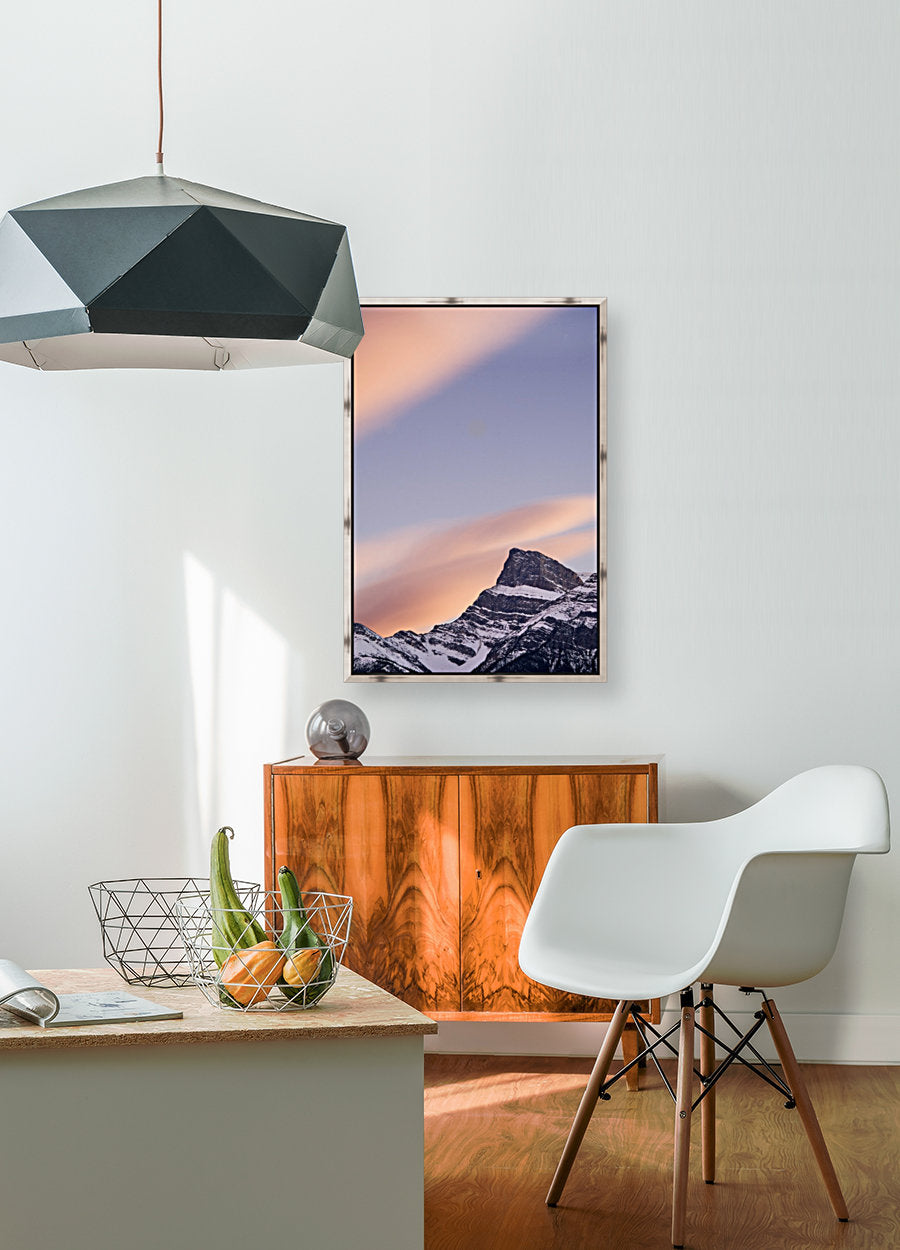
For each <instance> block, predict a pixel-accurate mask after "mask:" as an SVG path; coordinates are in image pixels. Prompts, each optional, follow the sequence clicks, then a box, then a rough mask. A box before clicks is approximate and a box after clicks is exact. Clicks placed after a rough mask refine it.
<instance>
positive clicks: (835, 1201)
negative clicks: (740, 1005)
mask: <svg viewBox="0 0 900 1250" xmlns="http://www.w3.org/2000/svg"><path fill="white" fill-rule="evenodd" d="M762 1007H763V1013H764V1015H765V1017H766V1023H767V1024H768V1026H769V1032H770V1033H771V1034H772V1041H773V1042H774V1043H775V1050H776V1051H777V1052H778V1062H779V1063H780V1064H781V1067H782V1069H783V1071H784V1075H785V1078H786V1080H787V1083H788V1085H789V1086H790V1087H791V1093H792V1094H793V1097H794V1102H795V1103H796V1104H797V1110H798V1111H799V1113H800V1119H801V1121H802V1122H803V1127H804V1128H805V1129H806V1136H807V1137H808V1138H809V1144H810V1145H811V1146H812V1151H813V1154H814V1155H815V1157H816V1163H817V1164H818V1165H819V1171H820V1172H821V1173H822V1180H823V1181H824V1182H825V1188H826V1189H827V1190H828V1197H829V1199H830V1200H831V1205H832V1207H833V1209H834V1213H835V1215H836V1216H837V1218H838V1219H839V1220H842V1221H843V1220H849V1218H850V1213H849V1211H848V1210H847V1204H846V1202H845V1201H844V1195H843V1194H842V1193H841V1187H840V1184H839V1182H838V1178H837V1175H836V1173H835V1170H834V1165H833V1164H832V1162H831V1156H830V1155H829V1153H828V1147H827V1146H826V1145H825V1138H824V1137H823V1136H822V1130H821V1128H820V1127H819V1121H818V1118H817V1116H816V1113H815V1110H814V1108H813V1105H812V1100H811V1098H810V1096H809V1093H808V1091H807V1089H806V1082H805V1081H804V1080H803V1077H802V1075H801V1073H800V1065H799V1063H798V1062H797V1056H796V1055H795V1054H794V1049H793V1047H792V1046H791V1043H790V1041H789V1039H788V1035H787V1030H786V1029H785V1027H784V1022H783V1021H782V1019H781V1016H780V1015H779V1014H778V1008H777V1007H776V1006H775V1004H774V1003H773V1002H772V1000H771V999H770V998H763V1004H762Z"/></svg>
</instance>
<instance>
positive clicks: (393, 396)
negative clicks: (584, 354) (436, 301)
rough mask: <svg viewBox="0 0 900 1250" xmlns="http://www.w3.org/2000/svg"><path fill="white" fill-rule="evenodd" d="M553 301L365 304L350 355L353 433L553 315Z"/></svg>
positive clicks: (384, 419)
mask: <svg viewBox="0 0 900 1250" xmlns="http://www.w3.org/2000/svg"><path fill="white" fill-rule="evenodd" d="M553 311H554V310H553V309H552V308H546V307H536V308H535V307H510V308H503V307H500V308H482V307H479V306H478V305H471V304H469V305H467V306H466V307H465V309H460V308H459V307H454V306H453V305H450V306H449V307H444V306H443V305H431V306H428V307H425V308H422V307H418V308H408V307H404V306H402V305H399V306H396V307H375V308H364V309H363V322H364V324H365V327H366V335H365V337H364V338H363V341H362V342H361V343H360V345H359V347H358V348H357V349H356V353H355V355H354V358H353V373H354V399H353V425H354V433H355V435H356V436H357V437H361V436H362V435H364V434H366V433H370V432H371V431H372V430H374V429H378V428H379V427H381V426H384V425H389V424H390V423H391V422H392V421H394V420H396V418H397V417H398V416H400V415H401V414H402V412H403V411H404V409H405V408H407V407H408V406H409V405H410V404H411V403H413V402H414V401H416V400H419V399H422V398H424V397H425V396H426V395H429V394H432V393H433V392H434V391H436V390H438V389H439V388H440V387H441V386H443V385H444V384H445V383H446V382H448V381H449V380H450V379H451V378H452V377H453V376H454V375H456V374H459V373H463V372H465V371H466V370H467V369H469V368H471V367H472V365H474V364H475V363H476V362H477V361H479V360H482V359H483V358H484V357H485V356H490V355H491V354H492V353H494V352H497V351H500V350H501V349H502V348H504V347H506V346H507V345H508V344H510V343H513V342H515V340H516V339H518V338H521V337H523V336H524V335H525V334H527V333H528V332H529V331H530V330H532V329H533V328H534V327H535V326H536V325H539V324H540V322H541V321H543V320H545V319H546V318H547V317H549V316H551V315H552V313H553Z"/></svg>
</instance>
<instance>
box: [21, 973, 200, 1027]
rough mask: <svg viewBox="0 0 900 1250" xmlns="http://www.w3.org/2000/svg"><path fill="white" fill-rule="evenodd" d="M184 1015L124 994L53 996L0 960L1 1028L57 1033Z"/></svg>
mask: <svg viewBox="0 0 900 1250" xmlns="http://www.w3.org/2000/svg"><path fill="white" fill-rule="evenodd" d="M7 1013H9V1014H7ZM183 1015H184V1012H182V1011H179V1010H178V1008H176V1007H160V1006H159V1005H158V1004H157V1003H151V1002H148V1000H147V999H146V998H136V997H135V996H134V994H129V993H127V992H126V991H124V990H94V991H92V992H89V993H82V994H55V993H54V992H53V990H51V989H48V988H47V986H46V985H41V983H40V982H39V981H36V980H35V979H34V977H32V976H30V975H29V973H27V972H26V971H25V969H24V968H20V967H19V965H18V964H15V963H13V962H12V960H10V959H0V1028H3V1027H7V1028H9V1027H11V1026H12V1027H15V1026H18V1025H21V1024H23V1023H24V1024H36V1025H39V1026H40V1027H41V1028H42V1029H56V1028H63V1027H69V1026H70V1025H75V1024H121V1023H126V1022H129V1021H135V1020H179V1019H181V1017H182V1016H183Z"/></svg>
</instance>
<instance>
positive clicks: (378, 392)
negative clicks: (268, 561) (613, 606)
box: [344, 299, 606, 681]
mask: <svg viewBox="0 0 900 1250" xmlns="http://www.w3.org/2000/svg"><path fill="white" fill-rule="evenodd" d="M362 313H363V322H364V325H365V337H364V338H363V341H362V343H361V344H360V346H359V347H358V348H357V350H356V354H355V355H354V357H353V359H352V361H350V362H348V364H347V365H346V366H345V374H344V378H345V385H344V407H345V418H346V430H347V439H346V516H345V541H346V553H345V596H346V611H345V660H346V668H345V677H346V680H348V681H393V680H397V681H585V680H591V681H605V680H606V300H604V299H367V300H363V301H362Z"/></svg>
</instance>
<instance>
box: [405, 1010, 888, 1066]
mask: <svg viewBox="0 0 900 1250" xmlns="http://www.w3.org/2000/svg"><path fill="white" fill-rule="evenodd" d="M729 1014H730V1015H731V1017H732V1019H733V1020H734V1022H735V1024H736V1025H737V1026H738V1028H742V1029H744V1030H746V1029H749V1027H750V1026H751V1024H752V1023H753V1015H752V1013H751V1012H730V1011H729ZM677 1019H678V1013H677V1011H666V1012H664V1013H663V1025H661V1026H659V1027H660V1028H662V1027H666V1028H667V1027H668V1026H669V1025H671V1024H674V1023H675V1022H676V1021H677ZM783 1019H784V1024H785V1028H786V1029H787V1031H788V1035H789V1037H790V1039H791V1043H792V1045H793V1047H794V1051H795V1052H796V1055H797V1058H798V1059H799V1060H800V1061H801V1062H802V1063H857V1064H880V1063H888V1064H894V1063H900V1015H890V1016H851V1015H803V1014H800V1013H788V1012H785V1013H783ZM605 1032H606V1025H605V1024H594V1023H593V1022H591V1021H586V1022H582V1021H580V1020H568V1021H562V1022H558V1023H553V1024H543V1023H540V1022H538V1021H529V1022H527V1023H522V1024H517V1023H507V1022H502V1023H500V1022H495V1021H489V1020H485V1021H481V1020H475V1021H469V1020H459V1021H457V1020H444V1021H441V1023H440V1026H439V1032H438V1033H437V1034H436V1035H435V1036H431V1037H426V1038H425V1050H426V1052H427V1051H431V1052H436V1053H438V1054H457V1055H458V1054H464V1055H577V1056H588V1055H591V1056H592V1055H596V1053H597V1051H598V1050H599V1049H600V1044H601V1042H602V1040H603V1034H604V1033H605ZM723 1036H724V1034H723ZM754 1045H755V1046H756V1048H757V1050H758V1051H759V1052H760V1054H761V1055H763V1057H764V1058H765V1059H767V1060H770V1061H771V1060H774V1059H775V1051H774V1048H773V1046H772V1043H771V1040H770V1038H769V1035H768V1029H766V1028H765V1027H763V1028H762V1029H760V1031H759V1033H758V1034H757V1036H756V1037H755V1038H754Z"/></svg>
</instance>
